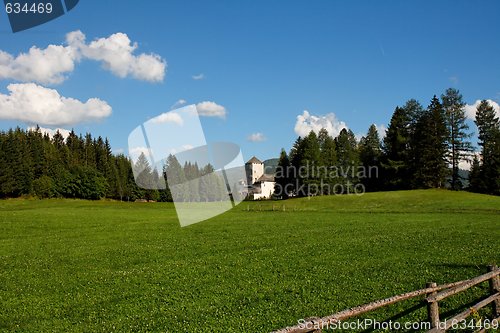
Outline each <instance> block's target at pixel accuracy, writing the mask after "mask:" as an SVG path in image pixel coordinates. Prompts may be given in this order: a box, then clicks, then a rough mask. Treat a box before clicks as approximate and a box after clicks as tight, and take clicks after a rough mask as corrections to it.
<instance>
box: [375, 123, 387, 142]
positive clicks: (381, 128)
mask: <svg viewBox="0 0 500 333" xmlns="http://www.w3.org/2000/svg"><path fill="white" fill-rule="evenodd" d="M375 127H376V128H377V132H378V135H379V137H380V139H383V138H385V134H386V131H387V127H386V126H385V125H384V124H380V125H377V124H375Z"/></svg>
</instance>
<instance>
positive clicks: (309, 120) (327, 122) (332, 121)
mask: <svg viewBox="0 0 500 333" xmlns="http://www.w3.org/2000/svg"><path fill="white" fill-rule="evenodd" d="M322 128H324V129H326V130H327V131H328V134H330V135H331V136H332V137H335V136H337V135H339V133H340V131H341V130H342V129H343V128H347V125H346V123H345V122H343V121H340V120H339V119H337V116H336V115H335V114H334V113H328V114H326V115H324V116H314V115H311V114H310V113H309V111H307V110H304V112H303V113H302V114H301V115H298V116H297V121H296V123H295V134H297V135H300V136H302V137H304V136H307V135H308V134H309V132H311V131H314V132H315V133H316V134H317V133H319V131H320V130H321V129H322Z"/></svg>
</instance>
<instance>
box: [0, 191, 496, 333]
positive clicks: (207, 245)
mask: <svg viewBox="0 0 500 333" xmlns="http://www.w3.org/2000/svg"><path fill="white" fill-rule="evenodd" d="M491 263H500V197H493V196H487V195H480V194H472V193H466V192H452V191H445V190H425V191H408V192H381V193H373V194H366V195H363V196H354V195H353V196H332V197H317V198H312V199H307V198H304V199H292V200H287V201H268V202H244V203H242V204H241V205H239V206H237V207H235V208H234V209H233V210H231V211H229V212H227V213H225V214H223V215H220V216H218V217H215V218H213V219H211V220H208V221H205V222H202V223H199V224H194V225H191V226H189V227H186V228H181V227H180V226H179V224H178V221H177V218H176V214H175V210H174V207H173V205H172V204H165V203H121V202H111V201H97V202H91V201H74V200H4V201H0V331H17V332H63V331H64V332H66V331H74V332H210V331H215V332H269V331H272V330H274V329H279V328H282V327H285V326H288V325H294V324H296V323H297V320H299V319H301V318H305V317H311V316H326V315H330V314H332V313H334V312H337V311H340V310H343V309H345V308H348V307H352V306H356V305H360V304H363V303H366V302H370V301H373V300H377V299H380V298H385V297H389V296H393V295H396V294H399V293H403V292H406V291H411V290H415V289H420V288H422V287H424V286H425V283H426V282H429V281H434V282H437V283H438V284H442V283H447V282H453V281H458V280H462V279H466V278H471V277H474V276H476V275H479V274H482V273H484V272H486V266H487V265H488V264H491ZM485 293H487V284H485V285H481V286H479V287H476V288H474V289H473V290H472V291H471V292H470V293H468V294H467V295H465V294H464V295H463V296H459V297H453V298H451V299H449V300H446V301H443V302H442V304H440V306H441V307H442V309H443V312H449V313H451V311H452V310H453V309H455V308H456V307H459V306H460V304H468V302H472V301H474V299H475V298H477V297H479V296H481V295H484V294H485ZM410 307H415V311H414V312H412V313H408V314H404V315H402V316H397V314H399V313H401V311H403V310H405V309H407V308H410ZM484 315H487V313H485V314H484ZM369 316H370V317H373V318H377V319H378V320H384V319H387V318H392V317H394V318H399V317H401V318H400V319H399V320H413V321H418V320H423V319H425V308H422V307H421V306H419V304H418V302H416V301H407V302H404V303H401V304H398V305H395V306H392V307H389V308H387V309H383V310H379V311H377V312H374V313H372V314H370V315H369Z"/></svg>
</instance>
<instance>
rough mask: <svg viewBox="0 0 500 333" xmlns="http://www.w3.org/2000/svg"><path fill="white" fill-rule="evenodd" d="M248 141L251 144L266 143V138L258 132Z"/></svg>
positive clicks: (251, 135)
mask: <svg viewBox="0 0 500 333" xmlns="http://www.w3.org/2000/svg"><path fill="white" fill-rule="evenodd" d="M247 140H248V141H251V142H262V141H266V137H265V135H264V134H262V133H260V132H257V133H252V134H250V135H249V136H248V137H247Z"/></svg>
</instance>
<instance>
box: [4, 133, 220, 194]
mask: <svg viewBox="0 0 500 333" xmlns="http://www.w3.org/2000/svg"><path fill="white" fill-rule="evenodd" d="M156 168H157V166H152V165H150V163H149V160H148V159H147V157H146V155H145V154H144V153H142V154H141V155H140V156H139V157H138V158H137V160H136V161H135V162H134V161H132V160H131V159H130V158H129V157H127V156H125V155H123V154H113V153H112V150H111V146H110V143H109V140H108V139H107V138H104V139H103V138H102V137H100V136H99V137H97V138H93V137H92V135H91V134H90V133H87V134H85V136H83V135H77V134H76V133H75V132H74V131H71V132H70V133H69V135H68V136H67V137H66V138H64V136H63V135H62V134H61V133H60V132H59V131H56V133H55V134H54V135H53V136H52V137H51V136H49V134H47V133H42V131H41V130H40V128H39V127H36V128H32V129H28V130H23V129H20V128H19V127H18V128H15V129H10V130H8V131H0V198H15V197H21V196H36V197H39V198H76V199H89V200H98V199H102V198H109V199H114V200H122V201H135V200H148V201H149V200H153V201H164V202H165V201H173V199H175V200H176V201H219V200H224V199H227V190H226V186H225V183H224V181H223V179H222V177H221V176H220V175H218V174H217V173H215V172H214V168H213V167H212V166H211V165H210V164H208V165H205V166H202V167H199V166H198V165H197V164H196V163H195V164H192V163H189V162H186V163H184V165H181V164H180V163H179V161H178V160H177V158H176V157H175V156H172V155H170V156H168V158H167V159H166V163H165V164H164V165H163V167H162V168H161V170H160V172H158V170H157V169H156ZM134 171H135V173H136V174H135V176H136V177H134ZM165 179H168V180H169V184H170V186H171V187H173V188H174V187H175V191H173V193H172V192H171V191H170V188H169V186H168V184H167V183H166V181H165Z"/></svg>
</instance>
